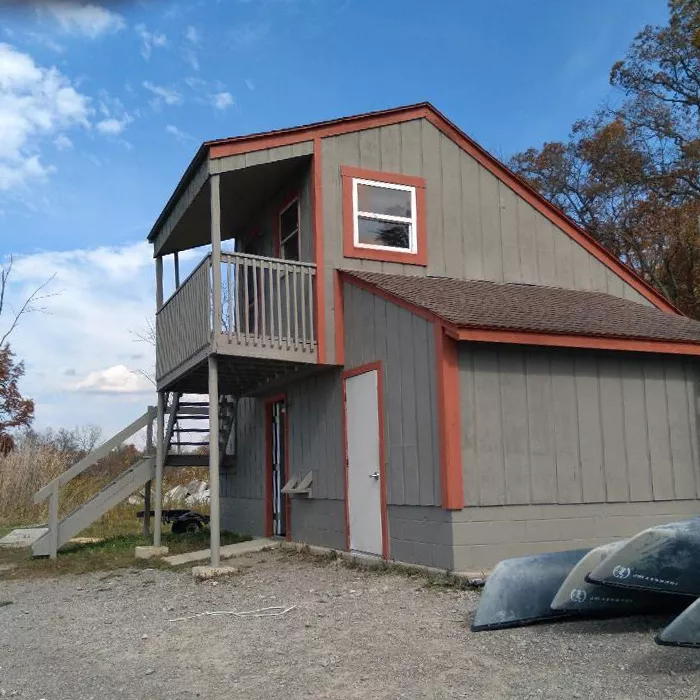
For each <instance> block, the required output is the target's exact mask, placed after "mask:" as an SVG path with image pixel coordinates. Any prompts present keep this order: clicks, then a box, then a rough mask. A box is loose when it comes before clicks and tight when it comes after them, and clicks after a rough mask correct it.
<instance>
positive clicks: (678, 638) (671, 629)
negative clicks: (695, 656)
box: [654, 600, 700, 648]
mask: <svg viewBox="0 0 700 700" xmlns="http://www.w3.org/2000/svg"><path fill="white" fill-rule="evenodd" d="M654 641H655V642H656V643H657V644H663V645H665V646H674V647H694V648H698V647H700V600H696V601H695V602H694V603H693V604H692V605H691V606H690V607H688V608H686V609H685V610H684V611H683V612H682V613H681V614H680V615H679V616H678V617H677V618H676V619H675V620H673V621H672V622H671V623H670V624H669V625H668V626H667V627H666V628H665V629H664V630H662V631H661V632H660V633H659V634H658V635H657V636H656V638H655V640H654Z"/></svg>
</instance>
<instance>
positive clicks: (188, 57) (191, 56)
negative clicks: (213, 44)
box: [182, 49, 199, 70]
mask: <svg viewBox="0 0 700 700" xmlns="http://www.w3.org/2000/svg"><path fill="white" fill-rule="evenodd" d="M182 56H183V58H184V59H185V61H187V63H189V65H190V68H192V70H199V58H198V57H197V54H196V53H195V52H194V51H192V49H185V50H184V51H183V53H182Z"/></svg>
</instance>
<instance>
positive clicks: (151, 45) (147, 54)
mask: <svg viewBox="0 0 700 700" xmlns="http://www.w3.org/2000/svg"><path fill="white" fill-rule="evenodd" d="M134 29H135V30H136V33H137V34H138V35H139V37H140V38H141V55H142V56H143V57H144V58H145V59H146V60H147V61H148V60H149V59H150V58H151V52H152V51H153V49H157V48H162V47H164V46H166V45H167V43H168V37H167V35H165V34H163V33H161V32H155V33H153V32H150V31H148V29H147V28H146V25H145V24H137V25H136V27H134Z"/></svg>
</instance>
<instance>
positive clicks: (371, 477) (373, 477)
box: [369, 472, 379, 479]
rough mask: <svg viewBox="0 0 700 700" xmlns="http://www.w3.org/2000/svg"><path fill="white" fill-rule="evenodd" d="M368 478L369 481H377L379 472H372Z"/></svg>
mask: <svg viewBox="0 0 700 700" xmlns="http://www.w3.org/2000/svg"><path fill="white" fill-rule="evenodd" d="M369 478H370V479H379V472H372V473H371V474H370V475H369Z"/></svg>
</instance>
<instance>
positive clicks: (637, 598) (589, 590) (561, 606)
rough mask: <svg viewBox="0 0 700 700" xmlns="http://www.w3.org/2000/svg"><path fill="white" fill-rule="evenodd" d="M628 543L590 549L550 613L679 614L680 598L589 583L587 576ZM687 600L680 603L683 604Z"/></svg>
mask: <svg viewBox="0 0 700 700" xmlns="http://www.w3.org/2000/svg"><path fill="white" fill-rule="evenodd" d="M626 543H627V540H621V541H619V542H612V543H611V544H605V545H602V546H600V547H596V548H595V549H592V550H591V551H590V552H588V554H586V555H585V556H584V557H583V558H582V559H581V560H580V561H579V562H578V563H577V564H576V566H574V568H573V569H572V570H571V572H570V573H569V575H568V576H567V577H566V579H565V580H564V582H563V583H562V585H561V587H560V588H559V590H558V591H557V594H556V595H555V596H554V600H553V601H552V609H553V610H560V611H562V612H571V613H574V612H575V613H579V614H581V615H597V616H599V615H604V616H606V617H617V616H621V615H638V614H649V615H654V614H660V613H665V612H669V610H672V611H674V612H677V611H678V610H682V609H683V607H684V605H683V604H682V602H681V599H680V598H679V596H674V595H669V594H666V593H651V592H649V591H638V590H633V589H622V588H618V587H615V586H607V585H604V584H597V583H591V582H590V581H587V580H586V576H587V575H588V574H589V573H590V572H591V571H593V570H594V569H595V568H597V567H598V566H600V565H601V564H602V563H603V562H604V561H605V560H606V559H608V558H609V557H611V556H614V555H615V554H616V553H617V552H618V551H619V550H620V549H622V548H623V547H624V546H625V545H626ZM685 600H686V599H683V602H684V603H685V604H686V605H687V602H685Z"/></svg>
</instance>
